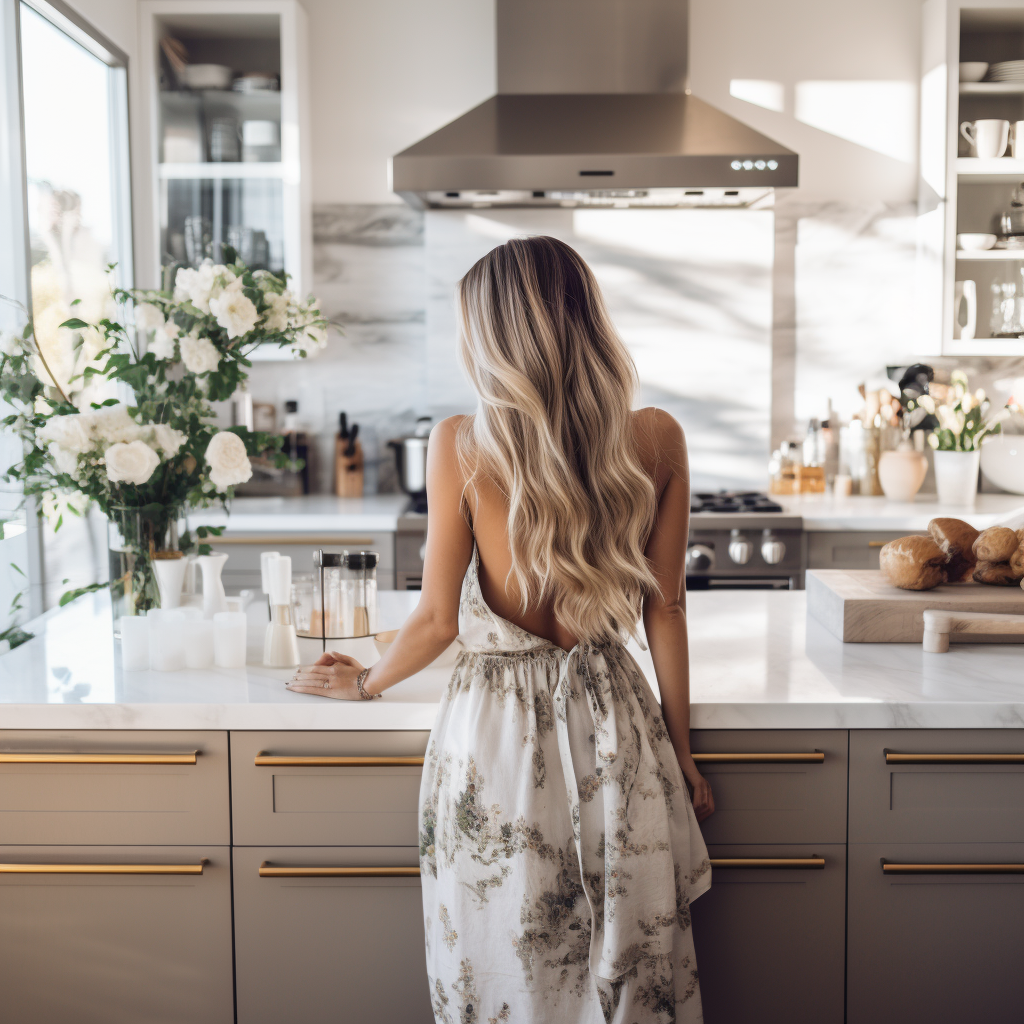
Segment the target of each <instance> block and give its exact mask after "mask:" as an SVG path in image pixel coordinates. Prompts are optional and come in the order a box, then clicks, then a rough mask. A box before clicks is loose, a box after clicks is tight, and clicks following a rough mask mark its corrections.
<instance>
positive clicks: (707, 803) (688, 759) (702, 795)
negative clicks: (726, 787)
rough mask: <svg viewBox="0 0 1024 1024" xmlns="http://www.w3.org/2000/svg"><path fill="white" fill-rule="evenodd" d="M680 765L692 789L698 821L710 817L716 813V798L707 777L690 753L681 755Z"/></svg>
mask: <svg viewBox="0 0 1024 1024" xmlns="http://www.w3.org/2000/svg"><path fill="white" fill-rule="evenodd" d="M679 767H680V768H682V770H683V778H684V779H686V788H687V789H688V790H689V791H690V800H691V801H692V802H693V813H694V814H695V815H696V816H697V821H698V822H701V821H703V820H704V819H705V818H710V817H711V815H712V814H714V813H715V798H714V796H713V795H712V793H711V786H710V785H708V781H707V779H705V778H704V776H703V775H701V773H700V772H699V771H698V770H697V763H696V762H695V761H694V760H693V757H692V755H690V754H682V755H680V756H679Z"/></svg>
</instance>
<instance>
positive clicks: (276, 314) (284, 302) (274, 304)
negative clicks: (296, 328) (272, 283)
mask: <svg viewBox="0 0 1024 1024" xmlns="http://www.w3.org/2000/svg"><path fill="white" fill-rule="evenodd" d="M267 305H268V306H269V307H270V308H269V309H268V310H267V312H266V313H265V314H264V316H265V317H266V319H265V321H264V323H263V326H264V328H265V329H266V330H268V331H283V330H284V329H285V328H286V327H287V326H288V296H287V295H278V294H277V293H276V292H268V293H267Z"/></svg>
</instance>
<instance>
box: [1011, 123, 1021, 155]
mask: <svg viewBox="0 0 1024 1024" xmlns="http://www.w3.org/2000/svg"><path fill="white" fill-rule="evenodd" d="M1010 147H1011V151H1012V152H1013V159H1014V160H1024V121H1014V123H1013V138H1012V140H1011V142H1010Z"/></svg>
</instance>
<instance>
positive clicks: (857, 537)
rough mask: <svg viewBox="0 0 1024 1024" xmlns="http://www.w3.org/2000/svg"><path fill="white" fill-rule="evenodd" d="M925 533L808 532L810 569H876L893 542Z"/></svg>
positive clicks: (915, 531) (808, 563) (880, 531)
mask: <svg viewBox="0 0 1024 1024" xmlns="http://www.w3.org/2000/svg"><path fill="white" fill-rule="evenodd" d="M925 532H926V531H925V530H902V531H892V530H888V531H885V530H878V531H868V530H823V531H817V530H815V531H808V532H807V534H806V536H807V568H808V569H877V568H878V553H879V552H880V551H881V550H882V548H883V547H884V546H885V545H886V544H887V543H888V542H889V541H891V540H896V538H897V537H905V536H906V535H907V534H908V533H922V534H923V533H925Z"/></svg>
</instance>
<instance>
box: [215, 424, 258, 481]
mask: <svg viewBox="0 0 1024 1024" xmlns="http://www.w3.org/2000/svg"><path fill="white" fill-rule="evenodd" d="M206 464H207V465H208V466H209V467H210V480H211V481H212V482H213V485H214V486H215V487H216V488H217V490H218V491H226V490H227V489H228V488H229V487H234V486H235V484H244V483H245V482H246V480H248V479H249V477H251V476H252V465H251V464H250V462H249V456H248V455H246V454H245V444H244V443H243V442H242V439H241V438H240V437H239V436H238V435H237V434H232V433H231V432H230V431H228V430H222V431H220V432H219V433H216V434H214V435H213V437H211V438H210V443H209V445H208V446H207V448H206Z"/></svg>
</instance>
